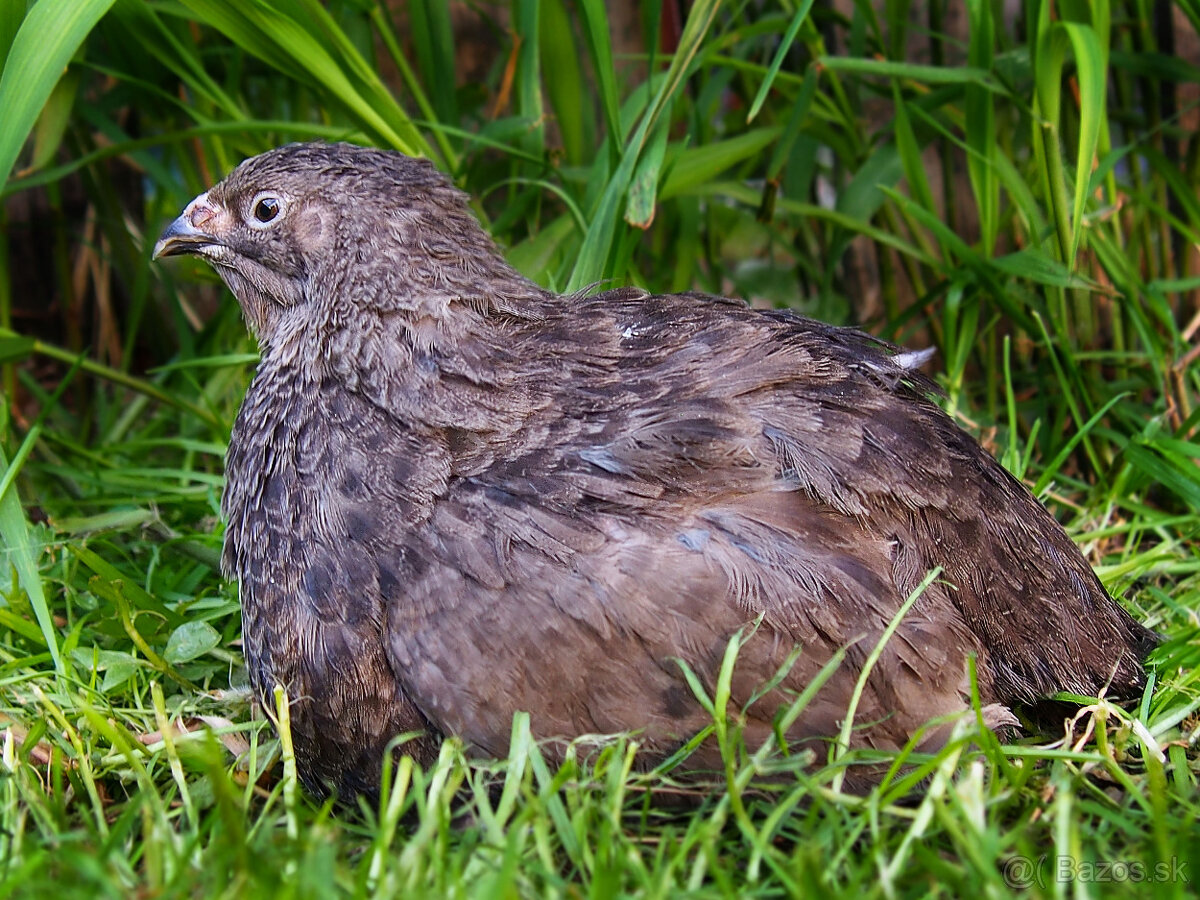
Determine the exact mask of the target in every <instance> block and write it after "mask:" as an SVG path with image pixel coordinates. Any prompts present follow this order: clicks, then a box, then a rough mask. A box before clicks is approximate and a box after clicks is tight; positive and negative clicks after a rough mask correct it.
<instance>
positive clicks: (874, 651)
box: [830, 566, 942, 793]
mask: <svg viewBox="0 0 1200 900" xmlns="http://www.w3.org/2000/svg"><path fill="white" fill-rule="evenodd" d="M941 574H942V567H941V566H936V567H934V568H933V569H931V570H930V571H929V572H928V573H927V574H926V575H925V577H924V578H922V579H921V583H920V584H918V585H917V586H916V588H915V589H913V592H912V593H911V594H909V595H908V598H907V599H906V600H905V601H904V602H903V603H902V604H900V608H899V609H898V610H896V614H895V615H894V616H892V619H891V621H890V622H888V624H887V627H886V628H884V629H883V633H882V634H880V636H879V640H878V641H876V642H875V646H874V647H872V648H871V652H870V653H868V654H867V658H866V659H865V660H864V661H863V664H862V671H861V672H860V673H859V676H858V681H856V682H855V684H854V691H853V692H852V693H851V695H850V703H849V704H848V705H847V707H846V716H845V718H844V719H843V720H842V728H841V731H840V732H839V733H838V737H837V742H836V743H835V744H834V746H833V749H832V751H831V755H830V756H831V758H830V761H831V762H838V761H839V760H840V759H841V757H843V756H844V755H845V754H847V753H849V752H850V732H851V731H853V730H854V716H855V714H856V713H857V712H858V704H859V701H860V700H861V699H862V695H863V691H864V690H866V687H867V679H868V678H869V677H870V676H871V670H872V669H873V668H875V664H876V663H877V662H879V658H880V657H881V656H883V650H884V648H885V647H886V646H887V644H888V641H890V640H891V639H892V635H893V634H895V633H896V629H898V628H899V627H900V623H901V622H903V621H904V617H905V616H907V615H908V611H909V610H910V609H912V607H913V604H914V603H916V602H917V600H919V599H920V597H921V595H922V594H924V593H925V591H927V590H928V589H929V586H930V585H931V584H933V583H934V582H935V581H936V580H937V579H938V577H939V576H940V575H941ZM845 779H846V770H845V769H844V768H843V769H839V770H838V773H837V775H835V776H834V779H833V784H832V787H833V790H834V792H835V793H840V792H841V790H842V785H843V783H844V782H845Z"/></svg>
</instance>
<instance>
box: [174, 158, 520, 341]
mask: <svg viewBox="0 0 1200 900" xmlns="http://www.w3.org/2000/svg"><path fill="white" fill-rule="evenodd" d="M180 254H191V255H194V256H199V257H202V258H204V259H206V260H208V262H209V263H211V264H212V265H213V266H214V267H215V268H216V270H217V272H218V273H219V274H220V276H221V278H222V279H223V280H224V281H225V283H226V284H227V285H228V286H229V289H230V290H231V291H232V292H233V294H234V296H236V297H237V299H238V301H239V302H240V303H241V306H242V309H243V312H244V313H245V316H246V319H247V322H248V324H249V325H250V327H251V329H252V330H253V331H254V332H255V334H256V335H257V336H258V339H259V341H260V343H263V344H264V345H266V346H268V347H269V346H270V345H271V344H273V343H275V342H276V341H277V339H279V338H280V337H281V336H282V335H283V334H285V333H288V332H290V333H293V334H294V333H299V332H300V331H301V330H302V331H305V332H308V333H311V332H313V331H314V329H317V326H318V325H320V324H323V325H324V326H325V330H326V331H328V329H329V328H330V327H333V328H336V327H338V325H337V323H339V322H342V321H346V320H352V319H354V317H355V316H358V317H361V316H362V314H363V313H364V312H367V313H370V312H372V311H375V312H379V313H381V314H382V313H388V312H400V313H408V314H409V315H410V316H412V317H425V318H429V317H431V316H432V317H434V318H436V317H437V316H438V315H445V314H446V313H447V311H448V310H449V308H450V307H451V306H452V305H453V304H454V303H455V302H456V301H457V302H459V303H460V304H462V305H465V306H468V307H473V308H478V307H479V305H480V303H479V301H478V299H477V298H475V297H473V296H472V293H473V292H479V291H481V290H483V289H484V287H485V286H491V287H492V289H494V288H495V285H496V284H497V281H499V282H500V283H501V284H503V283H504V282H509V283H524V284H526V285H528V282H524V279H521V278H520V276H517V275H516V273H515V272H513V271H512V269H511V268H509V267H508V265H507V263H505V262H504V260H503V258H502V257H501V256H500V254H499V252H498V251H497V250H496V248H495V245H494V244H493V243H492V241H491V239H490V238H489V237H488V236H487V235H486V233H485V232H484V231H483V229H482V228H481V227H480V226H479V223H478V222H477V221H476V220H475V218H474V216H472V214H471V213H470V211H469V209H468V208H467V204H466V197H465V195H464V194H463V193H462V192H461V191H459V190H457V189H456V188H455V187H454V186H453V185H452V184H450V182H449V181H448V180H447V179H446V178H445V177H444V176H443V175H442V174H441V173H440V172H438V171H437V169H436V168H435V167H434V166H433V164H432V163H430V162H429V161H427V160H421V159H413V158H411V157H408V156H405V155H403V154H400V153H395V152H389V151H381V150H372V149H368V148H364V147H357V146H353V145H350V144H324V143H306V144H291V145H288V146H286V147H281V148H279V149H276V150H271V151H269V152H267V153H263V154H261V155H259V156H255V157H252V158H251V159H248V160H246V161H245V162H243V163H242V164H241V165H239V166H238V167H237V168H236V169H234V170H233V172H232V173H230V174H229V176H228V177H227V178H225V179H224V180H223V181H221V182H220V183H219V184H217V185H215V186H214V187H212V188H210V189H209V190H208V191H205V192H204V193H203V194H201V195H200V196H198V197H196V198H195V199H194V200H192V202H191V203H189V204H188V205H187V207H186V208H185V209H184V211H183V213H182V214H181V215H180V216H179V218H177V219H176V220H175V221H174V222H172V223H171V224H170V225H169V226H168V227H167V229H166V230H165V231H164V232H163V234H162V237H160V238H159V240H158V243H157V244H156V245H155V247H154V256H155V258H158V257H164V256H175V255H180ZM317 330H319V329H317Z"/></svg>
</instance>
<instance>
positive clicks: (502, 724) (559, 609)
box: [156, 144, 1153, 794]
mask: <svg viewBox="0 0 1200 900" xmlns="http://www.w3.org/2000/svg"><path fill="white" fill-rule="evenodd" d="M156 253H157V254H158V255H160V256H162V255H170V254H175V253H194V254H197V255H199V256H202V257H204V258H205V259H207V260H209V262H211V263H212V264H213V265H214V266H215V267H216V269H217V271H218V272H219V273H220V274H221V276H222V277H223V278H224V280H225V281H226V283H227V284H228V285H229V287H230V288H231V290H232V291H233V292H234V294H235V295H236V296H237V298H238V300H239V301H240V302H241V305H242V308H243V309H244V311H245V315H246V319H247V321H248V322H249V324H250V326H251V328H252V329H253V330H254V331H255V333H256V334H257V336H258V339H259V342H260V344H261V347H262V362H261V364H260V366H259V369H258V372H257V374H256V376H255V378H254V381H253V383H252V385H251V386H250V389H249V392H248V394H247V396H246V400H245V403H244V404H243V406H242V409H241V412H240V413H239V415H238V418H237V422H236V424H235V426H234V430H233V437H232V440H231V443H230V448H229V455H228V459H227V463H226V467H227V486H226V492H225V496H224V503H223V509H224V513H225V516H226V519H227V523H228V525H227V531H226V537H225V552H224V564H225V570H226V574H227V575H229V576H230V577H234V578H237V579H238V581H239V583H240V589H241V598H242V606H243V615H244V629H245V641H244V645H245V653H246V662H247V665H248V667H249V671H250V680H251V683H252V685H253V687H254V688H255V690H256V691H258V692H259V694H260V695H262V696H264V697H267V698H269V696H270V692H271V690H272V687H273V686H274V685H275V684H276V683H279V684H283V685H285V686H286V688H287V690H288V692H289V695H290V698H291V702H292V716H293V728H294V739H295V742H296V748H297V755H298V762H299V766H300V772H301V774H302V776H303V778H304V780H305V782H306V783H307V784H308V785H309V787H310V788H312V789H313V790H316V791H323V790H327V789H329V788H333V789H335V790H337V791H340V792H342V793H343V794H348V793H353V792H356V791H364V790H365V791H371V790H373V789H374V788H375V786H376V785H377V783H378V777H379V769H380V761H381V757H382V754H383V752H384V747H385V745H386V744H387V743H388V741H389V740H390V739H391V738H392V737H394V736H395V735H397V734H399V733H402V732H407V731H421V732H424V734H425V737H424V738H421V739H419V740H417V741H415V742H413V743H410V744H407V745H406V749H407V751H408V752H411V753H413V754H414V755H416V756H417V757H418V758H420V759H421V760H423V761H426V762H427V761H429V760H430V758H431V757H432V755H433V754H434V753H435V752H436V739H437V736H438V735H439V734H455V735H459V736H461V737H462V738H463V739H464V740H465V741H466V742H467V743H468V745H469V746H470V747H471V748H473V749H474V750H475V751H477V752H481V753H487V754H500V755H502V754H504V753H505V751H506V749H507V740H508V736H509V733H510V729H511V722H512V716H513V713H514V712H516V711H517V710H526V711H528V712H529V713H530V716H531V722H532V726H533V730H534V732H535V734H537V735H538V736H541V737H545V738H554V737H562V738H570V737H574V736H576V735H580V734H585V733H597V732H599V733H607V732H614V731H622V730H638V731H640V732H641V734H642V740H643V742H644V746H645V747H646V751H645V752H646V757H645V758H647V759H653V758H655V757H656V756H661V755H663V754H666V753H668V752H670V751H672V750H673V749H675V748H676V747H678V746H679V745H680V743H682V742H683V741H685V740H686V739H687V738H688V737H690V736H691V735H692V734H693V733H694V732H696V731H697V730H699V729H700V728H701V727H703V725H704V724H705V723H706V721H707V719H706V715H705V714H704V712H703V711H702V709H701V708H700V706H699V705H698V704H697V702H696V701H695V699H694V698H693V697H692V695H691V692H690V691H689V690H688V688H687V685H686V683H685V682H684V680H683V678H682V677H681V673H680V669H679V666H678V664H677V662H676V659H677V658H680V659H683V660H685V661H686V662H687V663H688V664H689V665H690V666H691V667H692V668H693V669H694V670H695V671H697V672H699V673H702V674H703V675H710V674H712V673H715V671H716V668H717V666H718V664H719V661H720V658H721V655H722V653H723V651H724V649H725V646H726V643H727V641H728V640H729V638H730V637H731V635H733V634H734V633H735V632H736V631H737V630H738V629H739V628H742V627H743V626H746V625H747V624H748V623H751V622H753V621H754V620H755V618H756V617H758V616H761V617H762V623H761V626H760V628H759V629H758V631H757V632H756V633H755V634H754V635H753V637H752V638H751V639H750V640H749V641H748V642H747V644H746V645H745V647H744V648H743V649H742V651H741V655H740V657H739V665H738V668H737V672H736V677H735V680H734V685H733V699H734V702H735V703H737V704H738V705H739V706H740V705H742V704H744V703H746V702H747V701H748V700H749V699H750V697H751V696H752V695H753V694H754V692H755V691H756V690H757V689H758V688H759V687H760V685H761V684H762V683H763V682H764V681H765V680H766V679H768V678H769V677H771V676H772V675H773V674H775V672H776V670H777V668H778V667H779V666H780V664H781V663H782V662H783V661H784V660H785V659H786V658H787V656H788V654H789V652H791V651H792V650H793V648H794V647H795V646H796V645H800V646H801V647H802V648H803V653H802V654H801V655H800V657H799V660H798V661H797V663H796V664H795V666H794V668H793V669H792V670H791V673H790V674H789V675H788V677H787V678H786V679H785V680H784V682H783V683H782V685H781V686H780V687H779V688H777V689H776V690H775V691H773V692H771V693H770V694H768V695H767V696H766V697H763V698H762V699H760V700H759V701H758V702H757V703H756V704H755V705H754V706H753V707H752V708H751V710H750V718H749V720H748V723H747V732H748V736H749V738H750V740H751V741H757V740H763V739H765V738H767V737H768V736H769V735H770V733H771V721H772V716H773V714H774V712H775V709H776V707H777V706H778V704H779V702H780V701H781V700H784V699H786V696H787V692H788V691H795V690H798V689H801V688H803V687H804V685H805V684H807V683H808V682H809V680H810V679H811V678H812V677H813V676H814V674H815V673H816V672H817V671H819V669H820V668H821V666H823V665H824V664H825V663H826V662H827V661H828V660H829V659H830V657H831V655H832V654H833V653H834V652H835V650H836V649H837V648H840V647H847V648H848V655H847V659H846V662H845V664H844V665H843V666H842V667H841V669H839V670H838V672H837V673H836V674H835V675H834V676H833V678H832V679H831V680H830V681H829V683H828V684H826V686H825V687H824V688H823V689H822V690H821V692H820V693H819V694H818V696H817V698H816V700H815V701H814V702H813V703H812V704H811V705H810V706H809V708H808V709H807V711H806V712H805V713H804V715H803V716H802V717H801V719H800V720H799V721H798V722H797V723H796V726H795V728H794V729H793V731H792V734H791V737H793V738H795V739H798V740H799V739H804V738H826V737H829V736H832V735H834V734H836V733H837V730H838V728H839V727H840V723H841V720H842V718H843V717H844V715H845V712H846V708H847V704H848V701H849V697H850V694H851V691H852V690H853V687H854V684H855V682H856V680H857V679H858V676H859V672H860V671H861V666H862V664H863V662H864V660H865V658H866V655H867V654H868V653H869V652H870V651H871V649H872V648H873V647H874V645H875V644H876V642H877V640H878V639H879V637H880V635H881V633H882V632H883V630H884V628H885V627H886V626H887V624H888V622H889V621H890V620H891V619H892V617H893V616H894V615H895V613H896V611H897V610H898V609H899V607H900V605H901V604H902V603H903V601H904V599H905V598H906V597H907V596H908V595H909V594H910V592H912V591H913V590H914V589H915V588H916V587H917V585H918V584H919V583H920V582H921V580H922V578H923V577H924V576H925V575H926V573H927V572H929V571H930V570H931V569H933V568H934V567H935V566H941V567H942V568H943V569H944V575H943V577H942V579H941V580H940V581H938V582H936V583H935V584H933V585H932V586H931V587H930V588H929V589H928V590H927V591H926V592H925V593H924V594H923V595H922V596H921V597H920V599H919V600H918V601H917V603H916V604H915V606H914V607H913V609H912V610H911V611H910V613H909V614H908V616H907V617H906V618H905V619H904V620H903V622H902V623H901V625H900V627H899V630H898V631H897V633H896V634H895V636H894V637H893V639H892V640H891V641H890V643H889V644H888V645H887V647H886V649H885V651H884V653H883V656H882V658H881V659H880V661H879V663H878V665H877V666H876V668H875V669H874V671H873V672H872V674H871V676H870V677H869V679H868V681H867V687H866V693H865V695H864V697H863V700H862V702H861V705H860V708H859V714H858V721H859V722H863V723H867V724H864V725H863V727H862V728H861V729H859V730H858V731H857V732H856V738H855V739H856V741H857V742H858V743H860V744H862V745H870V746H876V747H883V748H895V747H900V746H903V745H904V743H905V742H906V741H907V740H908V739H909V738H910V737H911V736H912V735H913V734H915V733H916V732H917V731H918V729H919V728H920V727H921V726H922V725H923V724H924V723H925V722H926V721H927V720H928V719H930V718H931V717H934V716H939V715H944V714H947V713H954V712H957V711H962V710H964V709H966V708H967V707H968V703H969V700H968V697H969V693H968V688H969V684H968V675H967V671H968V658H969V656H970V655H972V654H974V655H975V656H976V657H977V659H978V674H979V689H980V692H981V695H982V698H983V702H984V703H985V704H987V709H988V713H989V716H990V718H991V721H992V723H993V724H996V725H999V724H1004V723H1007V722H1011V721H1012V719H1011V716H1010V714H1009V711H1008V708H1009V707H1011V706H1012V705H1014V704H1018V703H1028V702H1033V701H1035V700H1037V698H1039V697H1044V696H1046V695H1049V694H1052V693H1054V692H1056V691H1061V690H1065V691H1074V692H1078V693H1082V694H1095V693H1096V692H1098V691H1100V690H1102V689H1104V688H1105V686H1106V685H1108V686H1109V690H1110V693H1112V694H1113V695H1117V696H1130V695H1132V694H1134V693H1136V692H1137V691H1138V690H1139V689H1140V688H1141V686H1142V684H1143V679H1144V672H1143V669H1142V662H1141V661H1142V658H1143V656H1144V654H1145V652H1146V651H1147V650H1148V648H1149V647H1150V646H1151V645H1152V643H1153V636H1152V634H1151V633H1150V632H1148V631H1147V630H1145V629H1144V628H1142V627H1141V626H1140V625H1138V624H1137V623H1135V622H1134V621H1133V620H1132V619H1131V618H1130V617H1129V615H1128V614H1126V613H1125V612H1124V611H1123V610H1122V609H1121V608H1120V607H1119V606H1118V605H1117V604H1116V603H1114V602H1113V601H1112V599H1110V598H1109V597H1108V595H1107V594H1106V593H1105V592H1104V590H1103V588H1102V587H1101V585H1100V583H1099V582H1098V581H1097V579H1096V577H1095V575H1094V574H1093V573H1092V571H1091V570H1090V569H1089V567H1088V566H1087V564H1086V562H1085V561H1084V560H1083V558H1082V557H1081V556H1080V554H1079V552H1078V551H1077V550H1076V548H1075V547H1074V546H1073V544H1072V543H1071V541H1070V539H1069V538H1068V537H1067V535H1066V534H1065V533H1064V532H1063V530H1062V528H1060V527H1059V525H1058V524H1057V522H1055V520H1054V519H1053V518H1052V517H1051V516H1050V515H1049V514H1048V513H1047V512H1046V511H1045V509H1043V508H1042V507H1041V506H1040V505H1039V504H1038V503H1037V502H1036V501H1035V500H1034V498H1033V497H1032V496H1031V495H1030V494H1029V492H1028V491H1027V490H1026V489H1025V488H1024V487H1023V486H1022V485H1021V484H1019V483H1018V482H1017V481H1016V480H1015V479H1013V478H1012V477H1011V476H1010V475H1009V474H1008V473H1007V472H1006V471H1004V470H1003V469H1002V468H1001V467H1000V466H999V465H997V464H996V462H995V461H994V460H992V459H991V458H990V457H989V456H988V455H987V454H986V453H985V452H984V451H983V450H982V449H980V447H979V446H978V445H977V444H976V443H975V442H974V441H973V440H972V439H971V438H970V437H968V436H967V435H966V434H964V433H963V432H962V431H961V430H960V429H959V428H957V427H956V426H955V425H954V424H953V422H952V421H951V420H950V419H949V418H948V417H947V416H946V415H945V414H944V413H943V412H942V411H941V410H939V409H938V407H937V406H936V405H935V404H934V403H933V402H931V401H930V399H929V398H928V394H929V391H930V389H931V385H930V384H928V383H927V382H926V381H925V379H924V378H923V377H922V376H921V375H919V374H918V373H917V372H916V371H915V364H917V363H920V362H921V361H923V357H922V356H921V355H920V354H912V353H904V354H901V353H897V352H896V348H893V347H890V346H888V345H885V344H882V343H880V342H878V341H875V340H873V339H872V338H870V337H868V336H866V335H864V334H861V333H859V332H856V331H851V330H845V329H838V328H832V327H829V326H826V325H822V324H819V323H817V322H814V321H811V320H808V319H804V318H800V317H797V316H794V315H791V314H787V313H779V312H759V311H754V310H751V309H749V308H747V307H746V306H745V305H744V304H742V303H739V302H735V301H731V300H726V299H722V298H718V297H707V296H702V295H699V294H679V295H671V296H653V295H650V294H647V293H646V292H644V291H641V290H636V289H632V288H626V289H620V290H614V291H607V292H604V293H599V294H593V295H587V296H580V295H572V296H558V295H555V294H552V293H550V292H548V291H545V290H543V289H542V288H540V287H538V286H537V285H535V284H533V283H531V282H529V281H528V280H526V279H525V278H523V277H521V276H520V275H518V274H517V273H516V272H515V271H513V270H512V269H511V268H510V267H509V266H508V265H507V264H506V262H505V261H504V259H503V258H502V257H501V256H500V254H499V253H498V252H497V250H496V248H495V247H494V245H493V244H492V242H491V241H490V239H489V238H488V237H487V235H486V234H485V233H484V232H483V230H482V229H481V228H480V227H479V225H478V223H477V222H476V221H475V219H474V218H473V217H472V215H471V214H470V212H469V211H468V209H467V206H466V203H465V200H464V197H463V195H462V194H461V193H460V192H459V191H457V190H456V189H454V188H453V187H452V186H451V185H450V184H449V183H448V182H447V181H446V180H445V179H444V178H443V176H442V175H440V174H439V173H438V172H437V171H436V170H435V169H434V168H433V166H432V165H430V164H429V163H427V162H424V161H420V160H414V159H409V158H407V157H404V156H402V155H400V154H396V153H387V152H381V151H376V150H367V149H362V148H359V147H352V146H349V145H344V144H336V145H324V144H299V145H292V146H288V147H284V148H281V149H279V150H275V151H272V152H270V153H266V154H263V155H262V156H258V157H255V158H253V159H250V160H247V161H246V162H244V163H243V164H242V165H241V166H239V167H238V168H237V169H236V170H235V171H234V172H233V173H232V174H231V175H230V176H229V177H228V178H226V179H225V180H224V181H222V182H221V183H220V184H218V185H217V186H216V187H214V188H213V189H212V190H210V191H208V192H207V193H206V194H203V195H201V196H200V197H198V198H196V200H195V201H193V202H192V204H190V205H189V206H188V208H187V209H186V210H185V211H184V213H183V215H181V216H180V218H179V219H178V220H176V222H175V223H174V224H172V225H171V226H170V227H169V228H168V229H167V231H166V232H165V233H164V235H163V237H162V240H161V241H160V242H159V245H158V247H157V248H156ZM943 739H944V732H939V731H934V732H931V733H930V734H929V736H928V740H927V744H929V745H930V746H934V745H936V744H937V742H938V741H940V740H943ZM714 762H715V756H714V752H713V751H712V750H710V749H707V748H702V749H701V750H700V752H699V753H698V754H697V756H695V757H694V758H693V764H694V765H698V766H706V765H712V764H714Z"/></svg>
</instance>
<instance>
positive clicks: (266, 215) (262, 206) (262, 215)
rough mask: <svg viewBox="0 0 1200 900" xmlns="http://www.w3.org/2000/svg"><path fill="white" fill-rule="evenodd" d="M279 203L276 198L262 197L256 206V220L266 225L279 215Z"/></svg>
mask: <svg viewBox="0 0 1200 900" xmlns="http://www.w3.org/2000/svg"><path fill="white" fill-rule="evenodd" d="M279 209H280V207H279V201H278V200H277V199H276V198H274V197H261V198H259V201H258V202H257V203H255V204H254V218H256V219H257V220H258V221H259V222H262V224H264V225H266V224H267V223H268V222H270V221H271V220H272V219H274V218H275V217H276V216H277V215H279Z"/></svg>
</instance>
